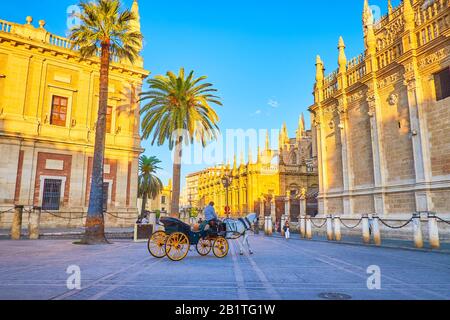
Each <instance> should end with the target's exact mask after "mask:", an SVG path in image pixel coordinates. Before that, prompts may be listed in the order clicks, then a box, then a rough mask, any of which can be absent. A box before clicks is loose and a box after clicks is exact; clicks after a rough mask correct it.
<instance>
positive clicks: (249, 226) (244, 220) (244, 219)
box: [238, 217, 252, 231]
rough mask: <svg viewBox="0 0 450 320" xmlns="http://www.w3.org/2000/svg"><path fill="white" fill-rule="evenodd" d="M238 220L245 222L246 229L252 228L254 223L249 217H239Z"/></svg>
mask: <svg viewBox="0 0 450 320" xmlns="http://www.w3.org/2000/svg"><path fill="white" fill-rule="evenodd" d="M238 220H239V221H240V222H242V223H243V224H244V226H245V229H246V231H250V230H251V229H252V224H251V222H250V220H248V218H247V217H245V218H239V219H238Z"/></svg>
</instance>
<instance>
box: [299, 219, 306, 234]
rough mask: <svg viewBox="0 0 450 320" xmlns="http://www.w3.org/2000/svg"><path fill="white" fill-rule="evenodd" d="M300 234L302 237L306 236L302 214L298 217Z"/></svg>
mask: <svg viewBox="0 0 450 320" xmlns="http://www.w3.org/2000/svg"><path fill="white" fill-rule="evenodd" d="M300 235H301V237H302V238H305V237H306V220H305V217H304V216H301V217H300Z"/></svg>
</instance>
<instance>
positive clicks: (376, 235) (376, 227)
mask: <svg viewBox="0 0 450 320" xmlns="http://www.w3.org/2000/svg"><path fill="white" fill-rule="evenodd" d="M372 228H373V241H374V242H375V245H377V246H381V232H380V218H379V217H378V216H376V215H374V216H373V220H372Z"/></svg>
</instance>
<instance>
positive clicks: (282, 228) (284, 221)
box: [281, 215, 287, 237]
mask: <svg viewBox="0 0 450 320" xmlns="http://www.w3.org/2000/svg"><path fill="white" fill-rule="evenodd" d="M286 220H287V216H285V215H282V216H281V236H282V237H284V236H285V232H284V225H285V224H286Z"/></svg>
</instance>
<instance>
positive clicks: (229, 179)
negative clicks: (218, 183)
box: [222, 173, 233, 218]
mask: <svg viewBox="0 0 450 320" xmlns="http://www.w3.org/2000/svg"><path fill="white" fill-rule="evenodd" d="M232 182H233V176H231V175H230V174H229V173H227V174H225V175H224V176H223V177H222V185H223V186H224V188H225V193H226V196H225V201H226V209H225V211H226V214H227V218H230V210H229V209H230V208H229V204H228V189H229V188H230V186H231V183H232Z"/></svg>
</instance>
